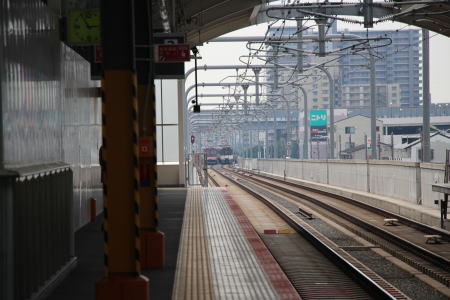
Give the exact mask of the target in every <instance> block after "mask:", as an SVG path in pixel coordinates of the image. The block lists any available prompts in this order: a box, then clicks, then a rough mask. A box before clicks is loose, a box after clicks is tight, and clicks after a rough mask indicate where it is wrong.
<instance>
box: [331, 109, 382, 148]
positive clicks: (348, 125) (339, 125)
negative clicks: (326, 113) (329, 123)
mask: <svg viewBox="0 0 450 300" xmlns="http://www.w3.org/2000/svg"><path fill="white" fill-rule="evenodd" d="M376 125H377V128H376V130H377V136H378V134H382V133H381V132H380V130H381V128H383V122H382V121H381V120H378V119H377V121H376ZM334 127H335V131H334V134H335V138H334V140H335V153H339V152H340V151H344V150H346V149H350V148H354V147H358V146H361V145H365V144H366V139H368V142H369V143H368V144H370V118H368V117H366V116H363V115H356V116H353V117H349V118H345V119H342V120H339V121H336V122H334ZM369 152H370V151H369Z"/></svg>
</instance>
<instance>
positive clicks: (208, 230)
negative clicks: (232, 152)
mask: <svg viewBox="0 0 450 300" xmlns="http://www.w3.org/2000/svg"><path fill="white" fill-rule="evenodd" d="M159 194H160V213H161V220H162V221H161V224H160V225H161V226H160V228H161V231H163V232H164V233H165V234H166V236H167V240H166V266H165V268H163V269H153V270H144V271H143V275H145V276H146V277H148V278H149V282H150V299H161V300H162V299H205V300H207V299H300V297H299V295H298V293H297V292H296V290H295V289H294V287H293V286H292V284H291V283H290V282H289V280H288V278H287V277H286V275H285V274H284V273H283V271H282V270H281V268H280V266H279V265H278V263H277V262H276V261H275V259H274V258H273V257H272V255H271V254H270V252H269V250H268V249H267V248H266V246H265V245H264V243H263V242H262V240H261V239H260V237H259V236H258V233H257V231H255V229H253V226H252V225H251V223H250V221H249V219H248V218H247V217H246V215H245V214H244V212H243V210H241V208H240V207H239V205H238V204H237V202H236V201H235V200H234V199H233V197H232V196H231V195H230V194H229V193H228V192H227V190H226V189H225V188H214V187H209V188H202V187H195V186H194V187H190V188H187V189H184V188H166V189H161V190H160V193H159ZM101 222H102V218H101V217H98V218H97V219H96V220H95V222H91V223H89V224H88V225H86V226H85V227H83V228H82V229H81V230H79V231H78V232H77V234H76V245H75V246H76V256H77V258H78V265H77V267H76V268H75V270H74V271H73V272H72V273H71V274H69V275H68V276H67V277H66V278H65V279H64V280H63V281H62V282H61V283H60V284H58V286H57V287H56V288H55V289H54V290H53V292H52V293H51V294H49V295H48V297H47V298H45V299H48V300H57V299H67V300H76V299H94V295H95V282H96V281H97V280H98V279H99V278H101V276H102V274H103V270H104V268H103V255H102V247H103V236H102V235H103V233H102V231H101Z"/></svg>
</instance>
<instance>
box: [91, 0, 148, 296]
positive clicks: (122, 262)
mask: <svg viewBox="0 0 450 300" xmlns="http://www.w3.org/2000/svg"><path fill="white" fill-rule="evenodd" d="M101 3H102V4H101V9H102V10H101V14H102V23H101V24H102V50H103V80H102V119H103V130H102V132H103V133H102V134H103V145H102V150H101V156H102V157H101V158H102V165H103V170H102V174H103V184H104V186H103V189H104V209H105V210H104V215H105V221H104V224H103V230H104V233H105V271H106V272H105V277H104V278H103V279H101V280H99V281H98V282H97V284H96V299H98V300H103V299H108V300H125V299H127V300H128V299H131V300H141V299H142V300H144V299H145V300H147V299H148V297H149V284H148V280H147V278H145V277H144V276H142V275H140V239H139V228H140V214H139V205H140V203H139V196H140V195H139V182H140V174H139V157H138V156H139V145H138V144H139V129H138V102H137V82H136V76H135V72H134V63H133V32H132V30H133V29H132V28H133V26H132V25H133V24H132V0H122V1H107V0H104V1H102V2H101Z"/></svg>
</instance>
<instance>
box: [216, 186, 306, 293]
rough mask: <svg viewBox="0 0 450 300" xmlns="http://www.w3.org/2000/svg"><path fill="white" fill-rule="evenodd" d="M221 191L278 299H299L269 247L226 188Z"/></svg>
mask: <svg viewBox="0 0 450 300" xmlns="http://www.w3.org/2000/svg"><path fill="white" fill-rule="evenodd" d="M221 191H222V194H223V197H224V199H225V201H226V202H227V203H228V205H229V206H230V209H231V211H232V212H233V214H234V216H235V217H236V220H237V221H238V223H239V225H240V226H241V229H242V231H243V232H244V234H245V237H246V238H247V240H248V242H249V244H250V245H251V247H252V249H253V252H254V253H255V255H256V257H257V258H258V260H259V263H260V264H261V266H262V267H263V269H264V271H265V272H266V274H267V276H268V278H269V280H270V281H271V282H272V285H273V287H274V289H275V291H276V292H277V293H278V296H279V297H280V299H286V300H287V299H298V300H301V297H300V295H299V294H298V293H297V291H296V290H295V288H294V287H293V286H292V284H291V282H290V281H289V279H288V278H287V276H286V274H285V273H284V272H283V270H281V268H280V265H279V264H278V263H277V261H276V260H275V258H274V257H273V256H272V254H271V253H270V251H269V249H267V247H266V245H264V243H263V241H262V240H261V238H260V237H259V235H258V234H257V233H256V231H255V229H253V226H252V224H251V223H250V221H249V220H248V218H247V216H246V215H245V214H244V212H243V211H242V209H241V208H240V207H239V205H238V204H237V203H236V201H234V199H233V197H232V196H231V195H230V194H229V193H228V191H227V189H226V188H221Z"/></svg>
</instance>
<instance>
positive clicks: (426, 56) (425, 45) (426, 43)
mask: <svg viewBox="0 0 450 300" xmlns="http://www.w3.org/2000/svg"><path fill="white" fill-rule="evenodd" d="M422 64H423V65H422V66H423V72H422V73H423V78H422V80H423V93H422V94H423V130H422V147H423V151H422V160H423V161H425V162H429V161H430V160H431V155H430V103H431V95H430V33H429V31H428V30H426V29H422Z"/></svg>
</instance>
